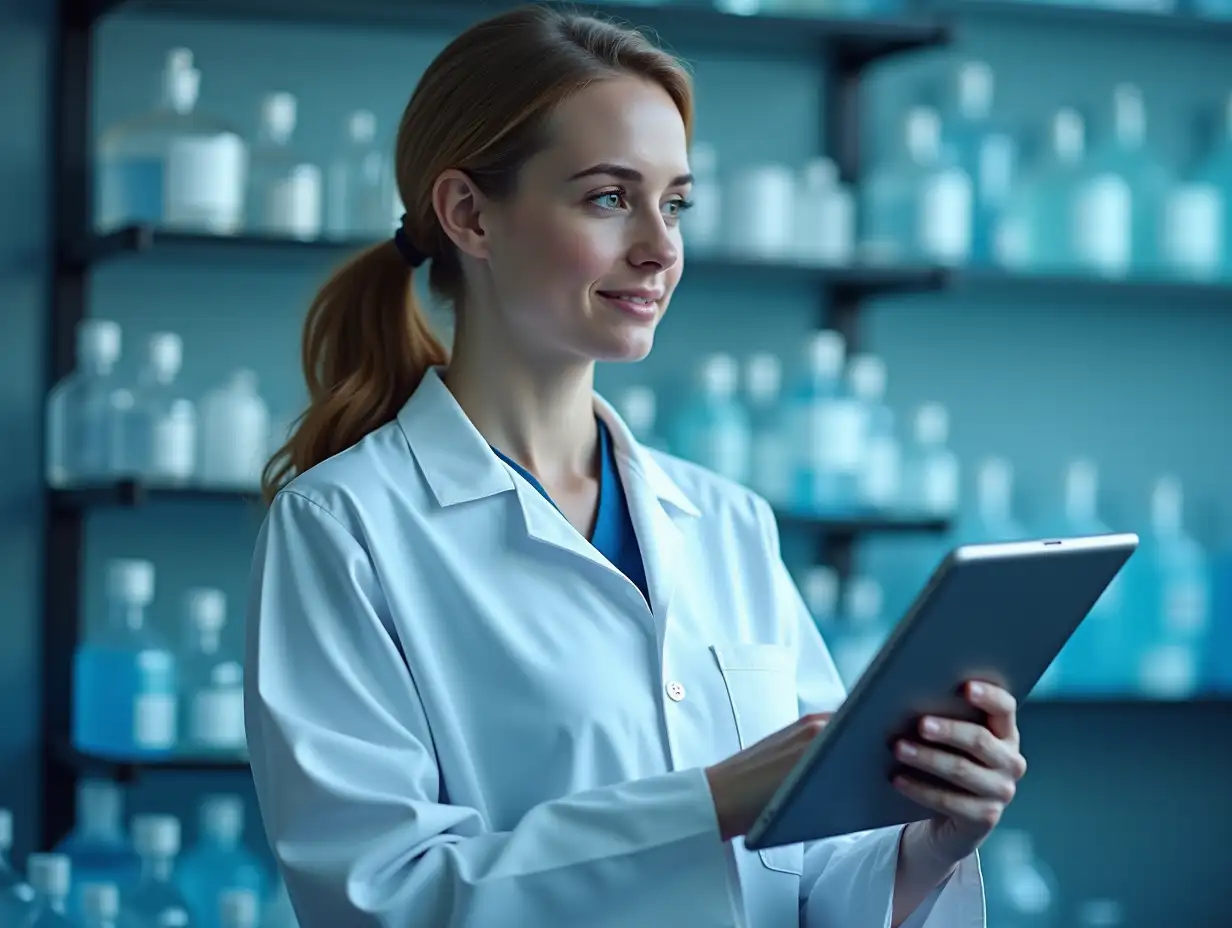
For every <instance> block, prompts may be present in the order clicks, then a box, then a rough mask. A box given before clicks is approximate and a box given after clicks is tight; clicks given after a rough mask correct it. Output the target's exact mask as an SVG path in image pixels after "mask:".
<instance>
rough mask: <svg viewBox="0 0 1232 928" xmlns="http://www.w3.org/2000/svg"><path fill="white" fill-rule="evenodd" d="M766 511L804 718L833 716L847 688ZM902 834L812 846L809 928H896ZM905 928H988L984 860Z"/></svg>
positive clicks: (806, 875) (961, 871)
mask: <svg viewBox="0 0 1232 928" xmlns="http://www.w3.org/2000/svg"><path fill="white" fill-rule="evenodd" d="M761 510H762V524H763V525H764V527H765V531H766V535H767V544H768V545H769V546H770V550H771V553H772V556H773V561H774V563H773V568H774V570H775V574H776V577H775V585H776V589H777V603H776V605H777V608H778V611H779V614H780V615H782V616H784V621H785V622H786V623H787V625H788V628H787V631H786V634H787V635H788V636H789V637H790V638H792V639H793V640H794V644H795V649H796V655H797V661H796V680H797V688H798V690H799V694H800V714H801V715H805V714H807V713H810V712H832V711H834V710H835V709H836V708H837V706H838V704H839V703H840V702H841V701H842V699H843V698H844V697H845V691H844V689H843V684H842V681H841V679H840V678H839V675H838V670H837V669H836V668H835V666H834V661H833V660H832V659H831V657H830V652H829V650H828V649H827V648H826V645H825V642H824V641H823V640H822V637H821V633H820V632H819V631H818V629H817V626H816V624H815V623H814V622H813V619H812V616H811V615H810V614H809V611H808V608H807V607H806V606H805V604H804V600H803V599H802V598H801V596H800V592H799V590H797V589H796V585H795V583H794V582H793V581H792V579H791V575H790V574H789V573H788V571H787V567H786V566H785V565H784V563H783V560H782V556H781V554H780V550H779V534H778V527H777V525H776V524H775V520H774V514H773V512H772V511H771V510H770V507H769V506H768V505H765V504H764V503H763V504H762V506H761ZM902 831H903V829H902V828H901V827H894V828H879V829H876V830H873V831H864V832H857V833H856V834H851V835H840V836H838V837H835V838H827V839H824V840H820V841H811V842H809V843H808V844H806V845H805V848H804V872H803V874H802V876H801V879H800V924H801V926H802V928H845V926H848V925H869V926H885V928H889V926H890V921H891V917H892V915H893V901H894V875H895V871H896V869H897V865H898V845H899V839H900V838H901V836H902ZM902 928H985V923H984V887H983V883H982V881H981V879H980V866H979V860H978V857H977V855H975V854H973V855H971V857H969V858H967V859H966V860H964V861H963V862H962V863H961V864H959V866H958V869H957V870H956V871H955V872H954V873H953V874H952V875H951V876H950V878H949V879H948V880H947V881H946V882H945V883H943V884H942V885H941V886H939V887H938V888H937V890H936V891H934V892H933V893H932V894H931V895H930V896H929V897H928V898H927V899H925V901H924V902H923V903H922V904H921V905H920V906H919V908H917V909H916V911H915V912H914V913H913V914H912V915H911V917H910V918H909V919H908V920H907V921H905V922H904V923H903V926H902Z"/></svg>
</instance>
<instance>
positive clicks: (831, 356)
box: [804, 329, 847, 377]
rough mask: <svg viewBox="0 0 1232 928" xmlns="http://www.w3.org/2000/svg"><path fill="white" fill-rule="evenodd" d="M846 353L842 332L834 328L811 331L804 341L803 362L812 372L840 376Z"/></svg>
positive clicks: (845, 343)
mask: <svg viewBox="0 0 1232 928" xmlns="http://www.w3.org/2000/svg"><path fill="white" fill-rule="evenodd" d="M846 355H847V342H846V340H845V339H844V338H843V335H842V333H841V332H837V331H835V330H834V329H822V330H821V331H819V332H812V333H810V334H809V336H808V339H807V340H806V341H805V343H804V357H805V363H806V364H807V365H808V369H809V371H810V372H812V373H814V374H823V375H827V376H830V377H838V376H840V375H841V374H842V373H843V361H844V359H845V358H846Z"/></svg>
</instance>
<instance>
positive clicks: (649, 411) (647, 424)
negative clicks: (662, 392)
mask: <svg viewBox="0 0 1232 928" xmlns="http://www.w3.org/2000/svg"><path fill="white" fill-rule="evenodd" d="M616 411H617V412H618V413H620V418H622V419H624V420H625V425H627V426H628V427H629V430H630V431H631V432H633V433H634V434H635V435H645V434H647V433H649V432H652V431H654V426H655V415H656V413H657V411H658V401H657V399H656V398H655V392H654V390H652V389H650V387H642V386H635V387H628V388H626V389H625V390H624V392H622V393H621V394H620V395H619V396H618V397H617V399H616Z"/></svg>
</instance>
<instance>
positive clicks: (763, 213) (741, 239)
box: [685, 164, 796, 261]
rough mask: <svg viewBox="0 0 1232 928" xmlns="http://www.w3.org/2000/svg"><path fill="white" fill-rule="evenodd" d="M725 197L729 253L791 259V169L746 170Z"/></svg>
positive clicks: (793, 184) (757, 167)
mask: <svg viewBox="0 0 1232 928" xmlns="http://www.w3.org/2000/svg"><path fill="white" fill-rule="evenodd" d="M723 194H724V202H723V238H724V240H725V243H726V247H727V250H728V251H730V252H731V253H732V254H733V255H736V256H738V257H742V258H751V259H754V260H764V261H781V260H783V259H784V258H788V257H791V256H792V252H793V249H794V243H793V242H792V234H793V233H794V232H795V208H796V177H795V172H794V171H792V169H791V168H790V167H788V166H787V165H784V164H757V165H752V166H750V167H747V168H745V169H743V170H741V171H738V172H736V173H735V174H734V175H733V176H732V178H731V180H730V182H729V184H728V185H727V186H725V187H724V190H723ZM690 218H691V217H690ZM685 222H688V218H686V219H685Z"/></svg>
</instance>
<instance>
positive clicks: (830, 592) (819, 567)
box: [800, 564, 838, 616]
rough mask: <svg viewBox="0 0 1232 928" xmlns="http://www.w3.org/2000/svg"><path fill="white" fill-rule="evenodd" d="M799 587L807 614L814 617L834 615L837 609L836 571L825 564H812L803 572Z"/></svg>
mask: <svg viewBox="0 0 1232 928" xmlns="http://www.w3.org/2000/svg"><path fill="white" fill-rule="evenodd" d="M800 586H801V587H802V589H801V591H800V592H801V593H802V594H803V596H804V603H805V605H806V606H807V607H808V610H809V612H811V613H812V614H813V615H815V616H818V615H820V616H828V615H833V614H834V611H835V610H836V609H837V608H838V571H836V570H835V569H834V568H833V567H827V566H826V565H825V564H813V565H812V566H810V567H808V568H807V569H806V570H805V571H804V576H803V577H802V578H801V582H800Z"/></svg>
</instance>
